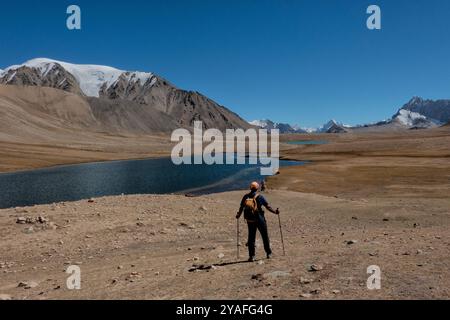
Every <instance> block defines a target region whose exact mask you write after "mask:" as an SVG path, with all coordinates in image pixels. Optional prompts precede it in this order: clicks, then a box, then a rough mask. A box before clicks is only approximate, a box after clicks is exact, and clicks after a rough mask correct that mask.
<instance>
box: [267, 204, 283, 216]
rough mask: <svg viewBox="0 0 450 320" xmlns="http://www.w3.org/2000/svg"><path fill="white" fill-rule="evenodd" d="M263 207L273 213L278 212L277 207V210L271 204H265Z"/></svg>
mask: <svg viewBox="0 0 450 320" xmlns="http://www.w3.org/2000/svg"><path fill="white" fill-rule="evenodd" d="M264 207H266V209H267V210H269V211H270V212H272V213H273V214H280V210H279V209H278V208H277V210H274V209H273V208H272V207H271V206H269V204H267V206H264Z"/></svg>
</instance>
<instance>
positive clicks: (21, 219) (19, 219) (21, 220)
mask: <svg viewBox="0 0 450 320" xmlns="http://www.w3.org/2000/svg"><path fill="white" fill-rule="evenodd" d="M16 223H18V224H26V223H27V219H26V218H25V217H19V218H17V220H16Z"/></svg>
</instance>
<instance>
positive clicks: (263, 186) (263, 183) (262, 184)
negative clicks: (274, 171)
mask: <svg viewBox="0 0 450 320" xmlns="http://www.w3.org/2000/svg"><path fill="white" fill-rule="evenodd" d="M264 191H266V180H264V179H263V180H261V192H264Z"/></svg>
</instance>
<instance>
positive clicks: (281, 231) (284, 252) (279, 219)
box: [277, 209, 286, 256]
mask: <svg viewBox="0 0 450 320" xmlns="http://www.w3.org/2000/svg"><path fill="white" fill-rule="evenodd" d="M277 210H278V209H277ZM278 223H279V225H280V235H281V244H282V245H283V256H285V255H286V250H285V249H284V239H283V230H282V228H281V218H280V214H278Z"/></svg>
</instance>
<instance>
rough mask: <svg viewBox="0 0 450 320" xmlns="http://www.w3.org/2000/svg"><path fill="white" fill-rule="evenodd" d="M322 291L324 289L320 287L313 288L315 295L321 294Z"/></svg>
mask: <svg viewBox="0 0 450 320" xmlns="http://www.w3.org/2000/svg"><path fill="white" fill-rule="evenodd" d="M321 293H322V290H320V289H314V290H311V294H314V295H318V294H321Z"/></svg>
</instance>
